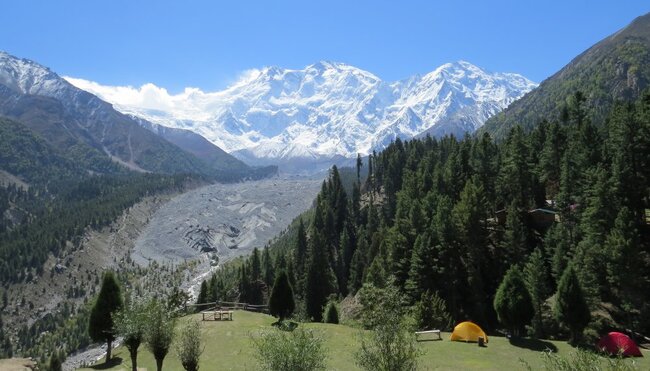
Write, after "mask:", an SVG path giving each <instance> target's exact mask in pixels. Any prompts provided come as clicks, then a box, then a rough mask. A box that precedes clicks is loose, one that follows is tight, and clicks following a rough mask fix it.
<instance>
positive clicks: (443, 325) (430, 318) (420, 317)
mask: <svg viewBox="0 0 650 371" xmlns="http://www.w3.org/2000/svg"><path fill="white" fill-rule="evenodd" d="M413 317H414V319H415V324H416V326H417V329H418V330H421V331H423V330H441V331H447V330H449V329H450V328H451V325H452V323H453V321H452V318H451V316H450V315H449V313H448V312H447V305H446V304H445V301H444V300H442V298H441V297H440V296H438V294H437V293H436V292H433V293H431V292H430V291H427V292H425V293H424V294H422V297H421V298H420V300H419V301H418V302H417V303H416V304H415V306H414V307H413Z"/></svg>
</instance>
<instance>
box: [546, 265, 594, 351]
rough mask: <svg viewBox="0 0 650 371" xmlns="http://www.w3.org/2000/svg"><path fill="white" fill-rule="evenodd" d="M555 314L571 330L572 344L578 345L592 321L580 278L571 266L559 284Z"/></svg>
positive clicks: (554, 308)
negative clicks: (583, 332)
mask: <svg viewBox="0 0 650 371" xmlns="http://www.w3.org/2000/svg"><path fill="white" fill-rule="evenodd" d="M553 313H554V314H555V318H556V319H557V321H558V322H560V323H561V324H563V325H565V326H566V327H568V328H569V330H570V332H571V338H570V342H571V343H572V344H577V342H578V341H580V339H581V338H582V331H583V330H584V328H585V327H586V326H587V324H588V323H589V321H590V320H591V313H590V311H589V307H588V306H587V301H586V300H585V297H584V293H583V290H582V287H581V285H580V282H579V281H578V276H577V275H576V273H575V271H574V270H573V266H571V265H569V266H568V267H567V269H566V270H565V271H564V273H563V274H562V278H561V279H560V283H559V284H558V287H557V293H556V294H555V306H554V307H553Z"/></svg>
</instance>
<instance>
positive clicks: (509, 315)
mask: <svg viewBox="0 0 650 371" xmlns="http://www.w3.org/2000/svg"><path fill="white" fill-rule="evenodd" d="M494 310H495V312H496V313H497V316H498V317H499V322H501V323H502V324H503V325H504V326H506V327H507V328H508V329H509V330H510V331H511V333H512V334H513V335H514V336H519V335H520V334H521V330H522V329H523V328H524V326H525V325H527V324H529V323H530V320H531V319H532V318H533V313H534V312H533V303H532V301H531V299H530V294H529V293H528V290H527V288H526V284H525V282H524V280H523V278H522V275H521V271H520V270H519V268H518V267H517V266H516V265H514V266H512V267H510V269H508V272H506V275H505V276H504V277H503V281H501V284H500V285H499V288H498V289H497V292H496V294H495V296H494Z"/></svg>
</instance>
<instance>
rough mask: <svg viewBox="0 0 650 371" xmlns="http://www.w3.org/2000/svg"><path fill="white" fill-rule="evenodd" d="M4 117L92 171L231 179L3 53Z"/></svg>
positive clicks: (0, 109) (0, 90)
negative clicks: (128, 171)
mask: <svg viewBox="0 0 650 371" xmlns="http://www.w3.org/2000/svg"><path fill="white" fill-rule="evenodd" d="M0 116H5V117H9V118H12V119H15V120H17V121H19V122H21V123H22V124H24V125H25V126H27V127H28V128H29V129H31V130H32V131H34V132H35V133H37V134H39V135H40V136H41V137H42V138H43V139H45V140H46V141H47V142H48V143H49V144H51V145H52V146H53V147H54V148H55V149H57V150H58V151H60V152H61V153H62V154H63V155H64V156H65V157H68V158H70V159H71V160H73V161H75V162H77V163H78V164H80V165H81V166H83V167H84V168H85V169H87V170H89V171H93V172H99V173H114V172H119V171H121V170H120V167H119V166H115V163H118V164H120V165H123V167H126V168H128V169H131V170H136V171H141V172H157V173H168V174H172V173H196V174H202V175H206V176H208V177H215V178H217V179H223V180H229V179H230V178H232V177H233V176H232V175H231V174H227V173H226V171H225V169H224V171H222V172H221V173H219V172H218V171H215V167H214V166H209V165H207V164H206V163H205V162H204V161H203V160H201V159H199V158H197V157H196V156H195V155H193V154H192V153H189V152H186V151H184V150H183V149H181V148H179V147H178V146H177V145H174V144H172V143H170V142H169V141H167V140H165V139H164V138H162V137H160V136H158V135H156V134H155V133H153V132H151V131H149V130H146V129H145V128H143V127H141V126H140V125H139V124H138V123H137V122H136V121H135V120H133V119H132V118H131V117H129V116H127V115H124V114H122V113H120V112H118V111H116V110H114V109H113V107H112V106H111V105H110V104H109V103H106V102H104V101H102V100H101V99H100V98H98V97H96V96H94V95H92V94H90V93H88V92H86V91H84V90H81V89H78V88H76V87H75V86H73V85H72V84H70V83H68V82H67V81H66V80H64V79H63V78H61V77H59V76H58V75H57V74H56V73H54V72H53V71H51V70H50V69H48V68H46V67H44V66H41V65H39V64H38V63H36V62H33V61H30V60H27V59H20V58H16V57H14V56H12V55H9V54H7V53H5V52H0ZM222 157H230V156H229V155H226V154H224V155H223V156H222ZM228 161H230V164H229V166H230V167H233V166H234V167H235V169H236V170H237V171H238V172H245V171H247V170H249V168H248V166H246V165H245V164H243V163H241V162H238V161H236V160H234V159H231V160H228ZM123 167H122V168H123ZM237 176H239V175H237Z"/></svg>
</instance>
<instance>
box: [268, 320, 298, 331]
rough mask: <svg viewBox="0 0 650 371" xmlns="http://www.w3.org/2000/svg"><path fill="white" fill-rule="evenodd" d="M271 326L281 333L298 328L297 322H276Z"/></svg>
mask: <svg viewBox="0 0 650 371" xmlns="http://www.w3.org/2000/svg"><path fill="white" fill-rule="evenodd" d="M271 326H273V327H276V328H277V329H278V330H281V331H289V332H291V331H293V330H295V329H296V327H298V322H294V321H277V322H273V323H272V324H271Z"/></svg>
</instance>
